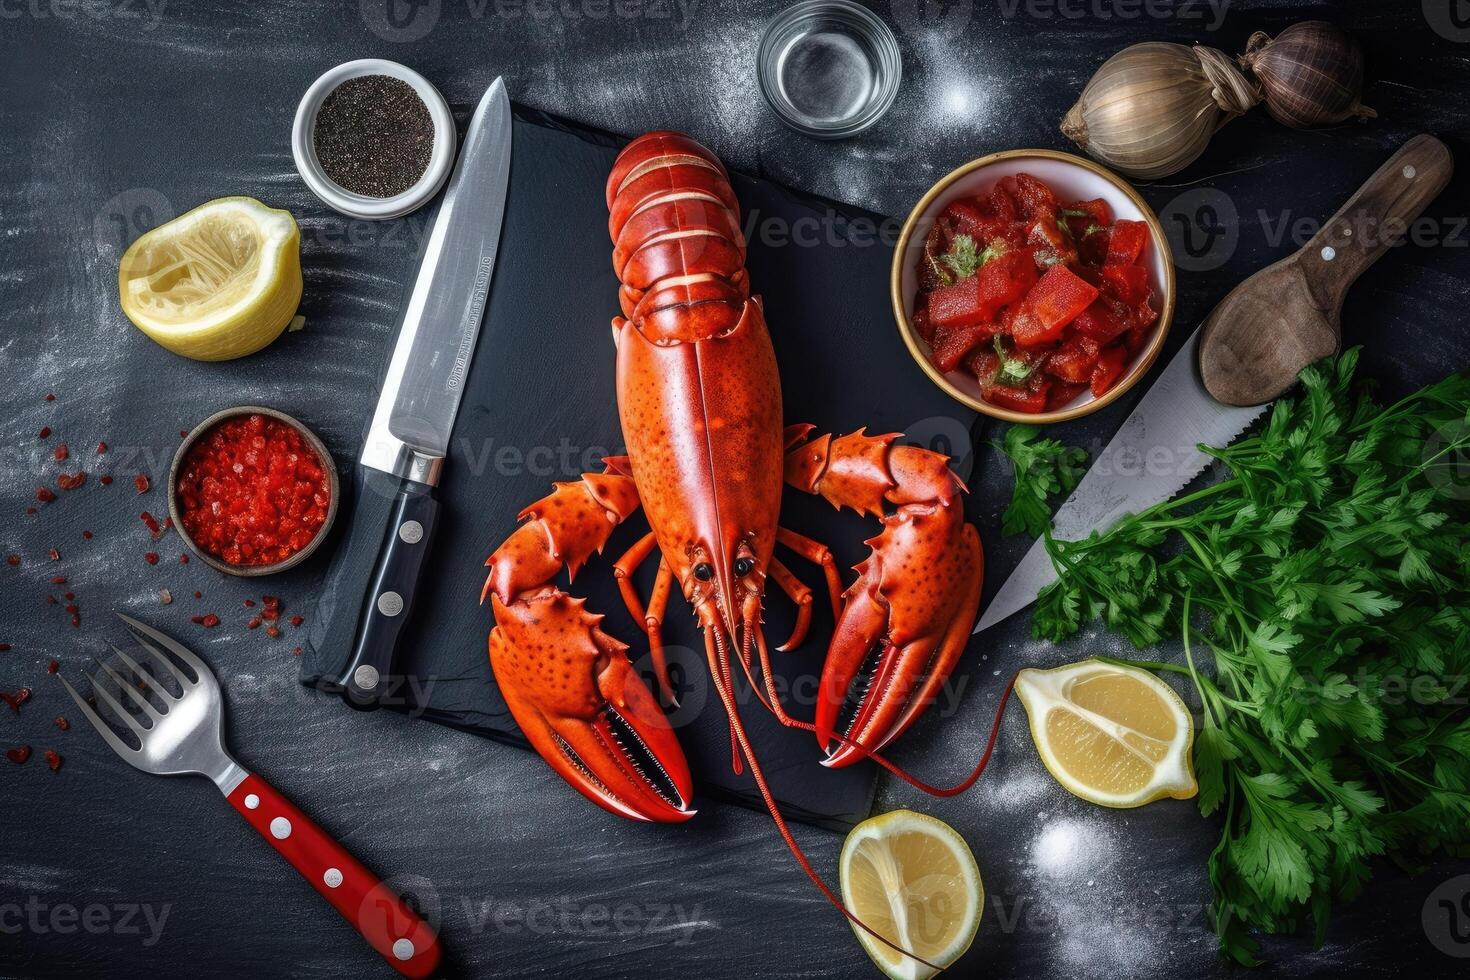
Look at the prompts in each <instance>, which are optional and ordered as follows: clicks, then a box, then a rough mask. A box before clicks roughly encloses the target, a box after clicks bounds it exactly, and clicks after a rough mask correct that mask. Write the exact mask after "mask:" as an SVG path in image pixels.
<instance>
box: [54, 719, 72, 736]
mask: <svg viewBox="0 0 1470 980" xmlns="http://www.w3.org/2000/svg"><path fill="white" fill-rule="evenodd" d="M55 725H56V727H57V728H59V729H61V730H62V731H64V732H65V731H70V730H71V722H69V721H67V720H66V718H65V717H64V716H62V715H57V716H56V721H55Z"/></svg>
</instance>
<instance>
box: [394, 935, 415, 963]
mask: <svg viewBox="0 0 1470 980" xmlns="http://www.w3.org/2000/svg"><path fill="white" fill-rule="evenodd" d="M413 954H414V949H413V940H411V939H397V940H394V942H393V955H394V956H396V957H398V958H399V959H400V960H410V959H413Z"/></svg>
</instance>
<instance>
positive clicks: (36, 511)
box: [26, 507, 40, 514]
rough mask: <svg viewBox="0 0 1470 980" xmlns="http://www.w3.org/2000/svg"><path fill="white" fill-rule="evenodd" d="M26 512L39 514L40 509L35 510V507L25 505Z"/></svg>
mask: <svg viewBox="0 0 1470 980" xmlns="http://www.w3.org/2000/svg"><path fill="white" fill-rule="evenodd" d="M26 513H27V514H39V513H40V511H38V510H36V508H34V507H27V508H26Z"/></svg>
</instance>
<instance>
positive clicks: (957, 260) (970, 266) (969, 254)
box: [939, 235, 1005, 279]
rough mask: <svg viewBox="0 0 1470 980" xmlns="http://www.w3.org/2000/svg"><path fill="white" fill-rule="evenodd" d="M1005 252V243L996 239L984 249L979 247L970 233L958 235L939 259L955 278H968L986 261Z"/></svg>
mask: <svg viewBox="0 0 1470 980" xmlns="http://www.w3.org/2000/svg"><path fill="white" fill-rule="evenodd" d="M1004 252H1005V243H1004V242H1001V241H995V242H992V243H991V244H989V245H987V246H985V248H984V249H980V248H977V247H976V245H975V239H973V238H971V237H970V236H969V235H956V236H954V241H953V242H951V243H950V246H949V251H948V252H945V253H944V254H943V255H941V256H940V257H939V261H941V262H943V263H944V264H945V265H947V266H948V267H949V270H950V271H951V272H953V273H954V275H955V278H958V279H968V278H969V277H970V276H973V275H974V274H975V273H976V272H978V271H979V270H980V269H981V268H982V267H983V266H984V265H985V263H987V262H989V261H990V260H991V259H993V258H996V257H997V256H999V255H1001V254H1002V253H1004Z"/></svg>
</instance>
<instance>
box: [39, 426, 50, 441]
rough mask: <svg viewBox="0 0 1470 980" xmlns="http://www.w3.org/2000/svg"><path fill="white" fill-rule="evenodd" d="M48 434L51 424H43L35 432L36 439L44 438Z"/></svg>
mask: <svg viewBox="0 0 1470 980" xmlns="http://www.w3.org/2000/svg"><path fill="white" fill-rule="evenodd" d="M49 435H51V426H49V425H43V426H41V431H40V432H37V433H36V438H37V439H45V438H46V437H48V436H49Z"/></svg>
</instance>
